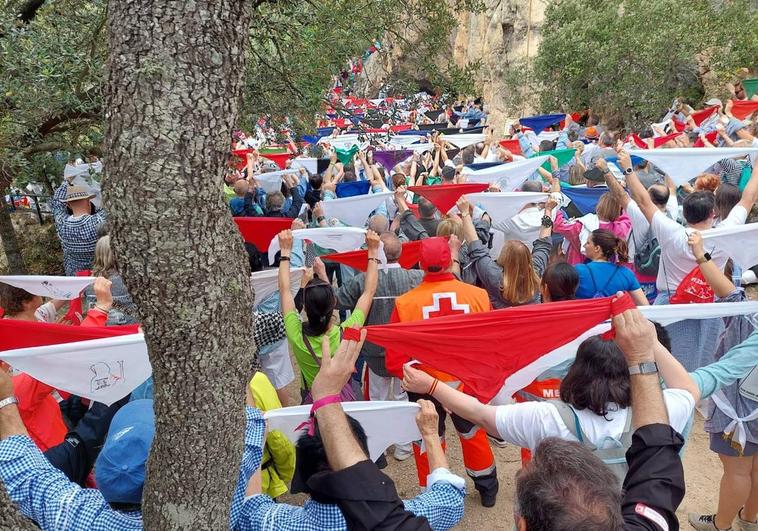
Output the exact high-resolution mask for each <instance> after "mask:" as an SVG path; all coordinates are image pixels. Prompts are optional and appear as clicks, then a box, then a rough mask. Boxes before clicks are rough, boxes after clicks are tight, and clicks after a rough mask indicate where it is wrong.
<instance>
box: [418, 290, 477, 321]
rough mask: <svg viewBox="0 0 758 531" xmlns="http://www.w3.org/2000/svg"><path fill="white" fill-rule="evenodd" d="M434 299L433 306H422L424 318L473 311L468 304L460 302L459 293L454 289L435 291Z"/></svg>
mask: <svg viewBox="0 0 758 531" xmlns="http://www.w3.org/2000/svg"><path fill="white" fill-rule="evenodd" d="M432 299H433V302H432V305H431V306H424V307H422V308H421V311H422V313H423V315H424V319H433V318H435V317H443V316H445V315H459V314H462V313H469V312H470V311H471V310H470V309H469V305H468V304H458V294H457V293H455V292H454V291H449V292H442V293H434V294H433V295H432Z"/></svg>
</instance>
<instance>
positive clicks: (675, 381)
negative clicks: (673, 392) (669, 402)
mask: <svg viewBox="0 0 758 531" xmlns="http://www.w3.org/2000/svg"><path fill="white" fill-rule="evenodd" d="M654 356H655V362H656V363H657V364H658V371H659V372H660V373H661V378H663V382H664V383H665V384H666V387H668V388H669V389H685V390H687V391H689V392H690V394H691V395H692V396H693V398H694V399H695V402H697V401H698V400H700V388H699V387H698V386H697V384H696V383H695V381H694V380H693V379H692V377H691V376H690V373H688V372H687V369H685V368H684V366H683V365H682V364H681V363H679V360H677V359H676V358H675V357H674V356H673V354H671V352H669V351H668V350H666V347H664V346H663V345H661V344H660V343H659V342H657V341H656V342H655V347H654Z"/></svg>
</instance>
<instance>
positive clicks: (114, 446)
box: [95, 400, 155, 504]
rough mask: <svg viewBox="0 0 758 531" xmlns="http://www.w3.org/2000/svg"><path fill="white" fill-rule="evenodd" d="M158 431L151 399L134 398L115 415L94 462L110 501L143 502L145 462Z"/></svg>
mask: <svg viewBox="0 0 758 531" xmlns="http://www.w3.org/2000/svg"><path fill="white" fill-rule="evenodd" d="M154 434H155V415H154V414H153V401H152V400H135V401H133V402H129V403H128V404H126V405H125V406H124V407H122V408H121V409H119V410H118V413H116V414H115V415H114V416H113V420H112V421H111V426H110V429H109V430H108V438H107V439H106V440H105V445H104V446H103V449H102V451H101V452H100V455H99V456H98V458H97V461H96V462H95V481H96V482H97V487H98V489H100V492H101V493H102V495H103V497H104V498H105V500H106V501H107V502H108V503H130V504H139V503H141V502H142V487H143V485H144V484H145V463H146V462H147V456H148V454H149V453H150V445H151V444H152V442H153V435H154Z"/></svg>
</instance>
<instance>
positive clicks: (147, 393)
mask: <svg viewBox="0 0 758 531" xmlns="http://www.w3.org/2000/svg"><path fill="white" fill-rule="evenodd" d="M143 398H149V399H151V400H152V398H153V377H152V376H149V377H148V378H147V380H145V381H144V382H142V383H141V384H139V385H138V386H137V388H136V389H135V390H134V391H132V394H131V395H129V401H130V402H132V401H134V400H142V399H143Z"/></svg>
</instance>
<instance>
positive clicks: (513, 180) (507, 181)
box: [463, 155, 548, 192]
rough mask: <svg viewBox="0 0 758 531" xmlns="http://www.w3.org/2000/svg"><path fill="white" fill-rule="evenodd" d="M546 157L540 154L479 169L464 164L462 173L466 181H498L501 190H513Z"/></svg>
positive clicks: (540, 164) (542, 162) (535, 169)
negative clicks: (472, 168)
mask: <svg viewBox="0 0 758 531" xmlns="http://www.w3.org/2000/svg"><path fill="white" fill-rule="evenodd" d="M547 159H548V157H547V155H540V156H539V157H534V158H531V159H524V160H517V161H515V162H509V163H507V164H498V165H497V166H492V167H490V168H483V169H481V170H471V169H468V168H467V167H465V166H464V168H463V174H464V175H465V176H466V182H468V183H498V185H499V187H500V190H501V191H502V192H513V191H515V190H516V189H517V188H518V187H519V186H521V185H522V184H524V181H526V180H527V179H528V178H529V176H530V175H531V174H533V173H534V172H535V171H537V168H539V167H540V166H542V164H544V162H545V161H546V160H547Z"/></svg>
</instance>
